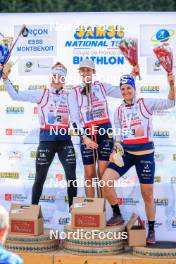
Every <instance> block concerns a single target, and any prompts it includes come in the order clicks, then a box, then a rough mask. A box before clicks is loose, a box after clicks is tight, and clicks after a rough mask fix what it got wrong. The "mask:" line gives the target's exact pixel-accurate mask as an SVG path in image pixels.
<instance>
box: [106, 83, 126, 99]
mask: <svg viewBox="0 0 176 264" xmlns="http://www.w3.org/2000/svg"><path fill="white" fill-rule="evenodd" d="M102 85H103V87H104V90H105V93H106V95H107V96H110V97H115V98H122V95H121V91H120V88H119V86H117V87H114V86H112V85H111V84H110V83H102Z"/></svg>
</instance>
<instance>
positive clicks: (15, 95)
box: [4, 79, 44, 103]
mask: <svg viewBox="0 0 176 264" xmlns="http://www.w3.org/2000/svg"><path fill="white" fill-rule="evenodd" d="M4 86H5V88H6V90H7V92H8V93H9V95H10V97H11V99H12V100H15V101H25V102H31V103H39V102H40V100H41V98H42V96H43V94H44V91H43V90H33V91H17V90H16V88H15V87H14V86H13V84H12V83H11V81H10V80H9V79H7V80H4Z"/></svg>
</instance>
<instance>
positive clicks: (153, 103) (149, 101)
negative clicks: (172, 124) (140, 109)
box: [144, 74, 175, 113]
mask: <svg viewBox="0 0 176 264" xmlns="http://www.w3.org/2000/svg"><path fill="white" fill-rule="evenodd" d="M168 82H169V86H170V89H169V93H168V98H167V99H153V98H145V99H144V105H145V106H146V108H147V110H148V111H149V112H150V113H153V112H154V111H157V110H164V109H169V108H172V107H174V106H175V87H174V83H175V82H174V76H173V75H172V74H170V75H169V76H168Z"/></svg>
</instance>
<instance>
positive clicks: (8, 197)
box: [5, 193, 12, 201]
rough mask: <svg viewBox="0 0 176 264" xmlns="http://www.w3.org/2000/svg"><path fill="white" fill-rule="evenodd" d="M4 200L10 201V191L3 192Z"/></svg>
mask: <svg viewBox="0 0 176 264" xmlns="http://www.w3.org/2000/svg"><path fill="white" fill-rule="evenodd" d="M5 201H12V194H11V193H5Z"/></svg>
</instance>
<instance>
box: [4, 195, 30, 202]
mask: <svg viewBox="0 0 176 264" xmlns="http://www.w3.org/2000/svg"><path fill="white" fill-rule="evenodd" d="M4 199H5V201H14V202H24V201H26V200H27V199H28V197H27V196H25V195H23V194H11V193H5V195H4Z"/></svg>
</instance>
